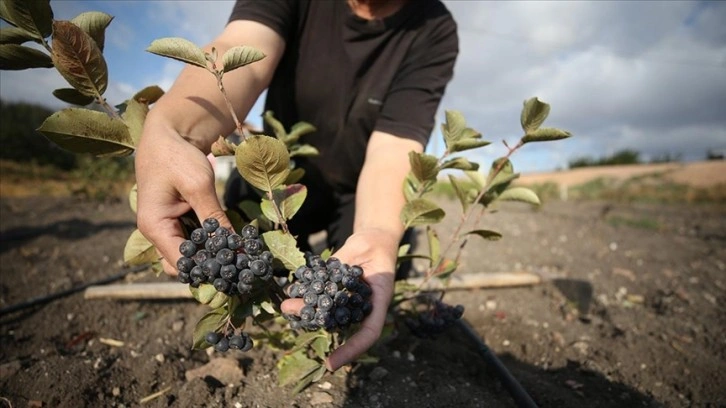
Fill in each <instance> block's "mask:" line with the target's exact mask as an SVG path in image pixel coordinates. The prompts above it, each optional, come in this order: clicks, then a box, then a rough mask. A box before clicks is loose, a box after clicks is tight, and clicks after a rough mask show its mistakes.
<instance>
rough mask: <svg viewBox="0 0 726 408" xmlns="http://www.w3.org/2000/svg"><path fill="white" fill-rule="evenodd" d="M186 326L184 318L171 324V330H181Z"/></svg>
mask: <svg viewBox="0 0 726 408" xmlns="http://www.w3.org/2000/svg"><path fill="white" fill-rule="evenodd" d="M183 328H184V320H177V321H175V322H174V323H172V324H171V330H172V331H174V332H177V333H178V332H180V331H182V329H183Z"/></svg>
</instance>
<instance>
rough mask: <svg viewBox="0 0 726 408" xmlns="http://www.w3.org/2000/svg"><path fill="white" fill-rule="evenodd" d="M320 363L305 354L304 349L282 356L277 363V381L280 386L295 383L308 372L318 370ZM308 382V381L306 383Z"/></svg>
mask: <svg viewBox="0 0 726 408" xmlns="http://www.w3.org/2000/svg"><path fill="white" fill-rule="evenodd" d="M320 366H321V364H320V363H319V362H317V361H315V360H313V359H311V358H308V357H307V356H306V355H305V350H298V351H296V352H294V353H290V354H287V355H285V356H283V357H282V358H281V359H280V361H279V362H278V363H277V368H278V370H279V373H278V382H279V384H280V386H283V387H284V386H286V385H289V384H292V383H297V382H299V381H301V380H302V379H303V378H305V377H306V376H308V375H309V374H310V373H312V372H314V371H315V370H318V369H319V368H320ZM310 380H311V382H312V378H310ZM308 384H309V383H308ZM303 388H304V387H303Z"/></svg>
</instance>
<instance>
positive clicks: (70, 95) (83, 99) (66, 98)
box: [53, 88, 95, 106]
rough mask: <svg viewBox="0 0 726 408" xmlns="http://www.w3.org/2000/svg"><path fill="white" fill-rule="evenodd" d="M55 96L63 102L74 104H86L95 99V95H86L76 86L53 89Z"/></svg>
mask: <svg viewBox="0 0 726 408" xmlns="http://www.w3.org/2000/svg"><path fill="white" fill-rule="evenodd" d="M53 96H55V97H56V98H58V99H60V100H61V101H63V102H66V103H70V104H73V105H80V106H85V105H88V104H89V103H91V102H93V101H94V100H95V98H94V97H92V96H88V95H84V94H82V93H80V92H78V91H77V90H76V88H60V89H56V90H55V91H53Z"/></svg>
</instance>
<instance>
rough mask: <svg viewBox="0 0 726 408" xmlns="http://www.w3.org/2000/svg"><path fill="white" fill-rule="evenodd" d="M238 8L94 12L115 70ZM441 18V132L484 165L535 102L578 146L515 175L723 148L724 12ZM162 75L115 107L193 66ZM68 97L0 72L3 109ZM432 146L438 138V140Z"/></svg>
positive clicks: (59, 9)
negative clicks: (458, 128)
mask: <svg viewBox="0 0 726 408" xmlns="http://www.w3.org/2000/svg"><path fill="white" fill-rule="evenodd" d="M233 4H234V2H233V1H155V2H136V3H134V2H118V3H116V2H107V3H97V4H96V5H104V7H107V8H109V12H110V13H111V14H113V15H118V16H119V17H117V18H116V19H115V20H114V22H113V23H112V24H113V26H114V29H113V30H112V31H110V32H109V36H108V39H107V43H108V45H109V46H108V47H107V50H108V52H116V53H117V55H116V54H114V56H110V55H109V56H108V60H109V61H113V58H115V57H118V58H129V57H128V56H125V55H126V54H123V53H122V52H121V51H123V50H124V48H123V47H124V46H126V47H129V44H130V43H131V42H132V41H131V40H134V41H136V43H144V44H146V43H148V42H150V41H151V40H152V39H153V38H149V39H148V41H147V38H146V37H148V36H149V35H150V31H149V30H151V29H152V28H153V29H154V30H155V31H154V32H155V33H156V34H154V35H158V33H159V32H160V31H162V32H163V33H164V36H182V37H185V38H188V39H190V40H191V41H194V42H196V43H198V44H204V43H206V42H208V41H210V40H211V39H213V38H214V37H215V36H216V35H217V34H218V33H220V32H221V30H222V29H223V27H224V25H225V23H226V21H227V19H228V17H229V14H230V12H231V9H232V6H233ZM445 4H446V5H447V7H448V8H449V9H450V10H451V12H452V14H453V15H454V18H455V19H456V20H457V23H458V26H459V37H460V50H461V52H460V56H459V60H458V62H457V66H456V71H455V77H454V79H453V80H452V82H451V84H450V86H449V88H448V90H447V94H446V96H445V98H444V100H443V102H442V105H441V108H442V112H440V113H439V114H438V115H437V119H439V120H441V119H442V118H443V109H457V110H461V111H462V112H463V113H464V114H465V116H466V117H467V120H468V121H469V122H470V125H471V126H473V127H475V128H477V129H478V130H480V131H482V132H483V133H484V137H485V138H487V139H488V140H492V141H493V142H495V143H494V144H493V145H492V146H490V147H487V148H485V149H484V150H483V151H482V152H481V153H477V154H476V155H472V156H473V158H474V159H477V160H490V159H493V158H495V157H496V156H499V155H501V154H502V153H504V148H503V146H502V145H501V140H502V139H506V140H508V141H516V138H517V137H518V136H519V133H520V132H521V129H519V111H520V109H521V106H522V105H521V104H522V101H523V100H524V99H526V98H528V97H531V96H539V97H540V98H541V99H542V100H544V101H546V102H549V103H551V104H552V113H551V115H550V118H549V119H548V121H547V122H546V125H549V126H557V127H562V128H565V129H568V130H571V131H572V132H573V134H574V135H575V136H574V137H573V138H572V139H569V140H566V141H560V142H554V143H541V144H537V145H532V146H526V147H525V149H523V150H522V152H520V153H518V154H517V156H515V165H517V166H518V169H519V170H523V171H531V170H548V169H553V168H555V167H563V166H565V165H566V164H567V161H568V160H570V159H571V158H574V157H580V156H592V157H600V156H602V155H607V154H611V153H613V152H615V151H617V150H620V149H625V148H628V149H634V150H638V151H641V152H642V153H643V156H646V157H648V156H650V157H652V156H658V155H662V154H673V155H676V154H681V155H682V156H683V158H684V159H696V158H702V157H704V156H705V151H706V150H707V149H708V148H726V115H723V113H722V111H723V106H726V24H723V22H724V21H726V2H693V1H681V2H677V1H667V2H666V1H662V2H652V1H641V2H638V1H619V2H618V1H609V2H595V1H589V2H585V1H581V2H561V1H560V2H524V1H509V2H490V1H478V2H477V1H456V0H446V1H445ZM88 8H89V7H88V6H87V5H85V4H83V3H81V2H75V1H74V2H72V1H63V2H58V3H54V9H55V10H56V16H57V17H59V18H70V17H73V16H74V15H76V14H78V13H79V12H81V11H84V10H87V9H88ZM90 8H94V7H93V6H91V7H90ZM132 8H138V10H144V11H145V12H146V13H147V14H145V16H147V17H148V18H149V19H151V20H152V21H153V22H154V25H153V27H151V26H148V19H146V17H144V18H139V19H131V18H129V16H133V15H134V13H135V11H133V10H132ZM122 17H124V18H122ZM141 22H146V23H143V24H142V23H141ZM144 61H146V60H144ZM155 61H161V60H155ZM144 64H148V63H144ZM152 65H153V70H149V67H148V66H146V65H144V66H139V67H138V72H135V76H134V77H133V78H137V79H130V78H132V77H131V76H130V75H127V76H126V78H125V79H124V82H114V78H118V76H117V75H114V76H112V78H111V80H112V82H111V83H110V84H109V89H108V92H107V96H108V97H109V100H114V101H116V100H123V99H125V98H126V97H128V96H129V95H130V94H132V93H133V92H134V91H135V90H138V89H141V88H142V87H144V86H147V85H151V84H157V85H159V86H161V87H162V88H163V89H169V87H170V86H171V84H172V83H173V81H174V79H175V78H176V76H177V75H178V73H179V71H180V70H181V68H182V66H183V65H182V64H181V63H178V62H175V61H171V60H169V61H163V62H157V63H152ZM132 82H133V83H132ZM66 86H67V85H66V83H65V81H64V80H63V79H62V78H61V77H60V76H59V75H58V74H57V73H56V72H55V71H53V70H32V71H18V72H15V71H3V72H0V97H2V98H3V99H7V100H23V101H28V102H37V103H43V104H46V105H50V106H53V107H61V106H62V105H63V104H62V102H60V101H55V100H54V98H53V97H52V96H51V95H50V92H51V91H52V90H53V89H56V88H60V87H66ZM261 112H262V99H261V100H260V101H258V103H257V104H256V105H255V107H254V108H253V110H252V112H251V113H250V116H249V119H250V120H251V121H252V122H253V123H256V124H259V123H261V120H260V119H259V115H260V114H261ZM437 129H438V128H437ZM434 138H437V139H438V138H440V134H439V133H438V130H436V131H435V134H434ZM437 146H438V149H439V150H440V148H441V142H440V141H437V143H433V142H432V144H431V146H430V147H429V149H430V150H431V149H433V148H436V147H437ZM482 158H483V159H482ZM481 163H482V165H487V164H488V163H486V162H485V161H482V162H481Z"/></svg>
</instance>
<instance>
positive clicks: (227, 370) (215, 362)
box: [184, 358, 245, 385]
mask: <svg viewBox="0 0 726 408" xmlns="http://www.w3.org/2000/svg"><path fill="white" fill-rule="evenodd" d="M184 375H185V377H186V379H187V381H191V380H193V379H195V378H202V379H204V378H205V377H207V376H209V377H213V378H214V379H216V380H218V381H219V382H221V383H222V384H225V385H226V384H235V385H236V384H239V383H240V382H241V381H242V379H243V378H244V376H245V375H244V372H243V371H242V369H241V368H240V367H239V362H238V361H237V360H235V359H230V358H215V359H212V360H211V361H210V362H208V363H207V364H205V365H203V366H201V367H198V368H194V369H191V370H187V372H186V373H184Z"/></svg>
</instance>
